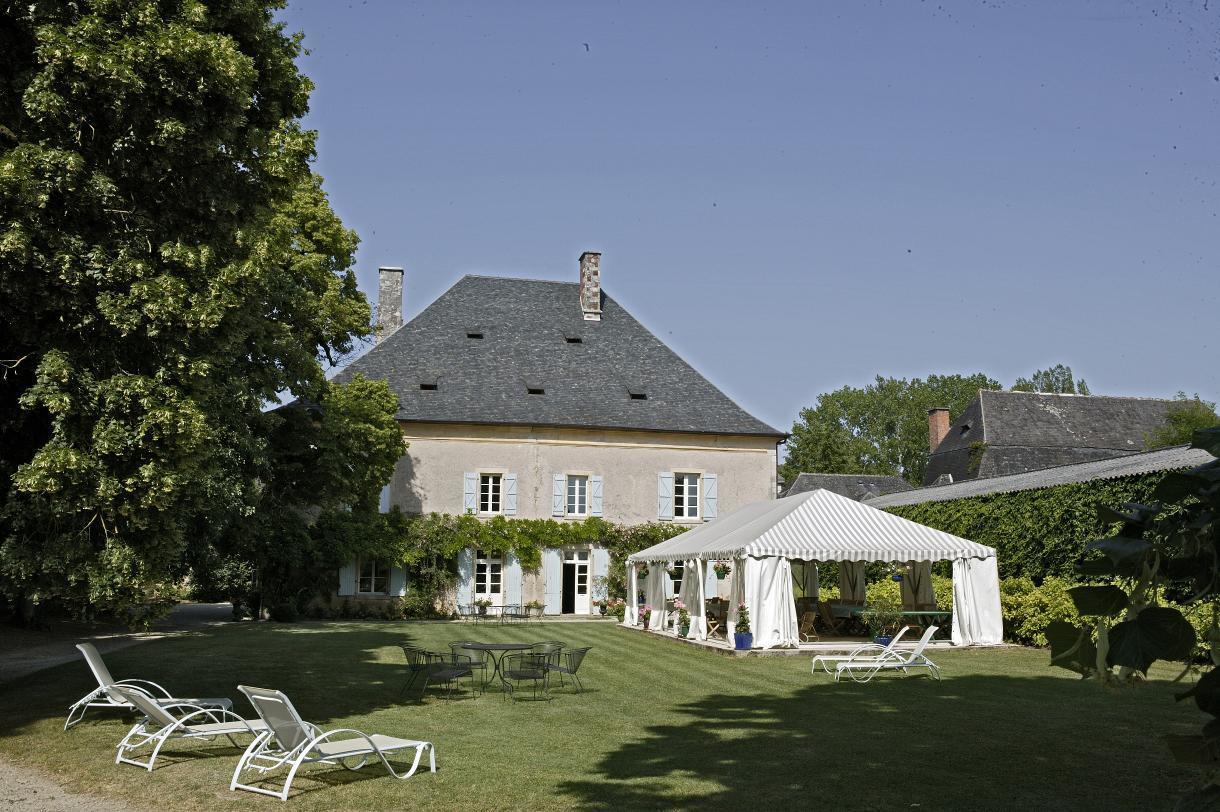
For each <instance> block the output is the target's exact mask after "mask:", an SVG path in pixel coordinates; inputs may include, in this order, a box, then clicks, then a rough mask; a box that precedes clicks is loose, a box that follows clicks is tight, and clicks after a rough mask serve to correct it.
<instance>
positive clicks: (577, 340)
mask: <svg viewBox="0 0 1220 812" xmlns="http://www.w3.org/2000/svg"><path fill="white" fill-rule="evenodd" d="M563 340H564V341H566V342H568V343H569V344H584V343H585V340H584V339H583V338H581V337H580V336H564V338H563Z"/></svg>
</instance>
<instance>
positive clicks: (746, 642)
mask: <svg viewBox="0 0 1220 812" xmlns="http://www.w3.org/2000/svg"><path fill="white" fill-rule="evenodd" d="M733 648H735V649H737V650H738V651H745V650H747V649H752V648H754V635H753V634H751V633H750V632H746V633H745V634H739V633H737V632H734V633H733Z"/></svg>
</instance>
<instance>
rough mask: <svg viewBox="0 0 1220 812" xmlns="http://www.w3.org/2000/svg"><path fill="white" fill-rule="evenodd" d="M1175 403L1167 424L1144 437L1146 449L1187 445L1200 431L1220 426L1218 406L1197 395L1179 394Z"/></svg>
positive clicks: (1167, 416)
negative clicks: (1217, 413)
mask: <svg viewBox="0 0 1220 812" xmlns="http://www.w3.org/2000/svg"><path fill="white" fill-rule="evenodd" d="M1174 401H1175V402H1174V404H1173V405H1172V406H1170V407H1169V410H1168V412H1167V413H1166V414H1165V424H1164V425H1162V426H1159V427H1158V428H1156V429H1154V430H1153V431H1151V432H1150V433H1148V434H1147V435H1145V436H1144V447H1145V448H1147V449H1149V450H1152V449H1154V448H1165V447H1167V446H1171V445H1185V444H1186V443H1189V442H1190V441H1191V438H1192V437H1193V436H1194V433H1195V432H1196V431H1198V430H1199V429H1209V428H1212V427H1214V426H1220V416H1217V415H1216V404H1215V403H1212V402H1211V401H1210V400H1203V399H1202V398H1200V397H1199V396H1198V395H1197V394H1196V395H1194V396H1192V397H1188V396H1187V394H1186V393H1185V392H1178V394H1177V397H1176V398H1174Z"/></svg>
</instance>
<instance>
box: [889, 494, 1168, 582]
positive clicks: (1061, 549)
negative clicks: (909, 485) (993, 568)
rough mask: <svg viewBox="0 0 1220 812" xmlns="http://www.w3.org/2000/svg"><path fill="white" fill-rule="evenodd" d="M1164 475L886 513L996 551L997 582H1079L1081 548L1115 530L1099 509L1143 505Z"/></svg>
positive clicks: (908, 507) (908, 508) (962, 500)
mask: <svg viewBox="0 0 1220 812" xmlns="http://www.w3.org/2000/svg"><path fill="white" fill-rule="evenodd" d="M1163 476H1164V474H1163V473H1152V474H1141V475H1138V476H1129V477H1122V478H1119V479H1111V480H1093V481H1092V482H1078V483H1072V484H1069V485H1056V486H1054V487H1051V488H1040V489H1038V490H1033V491H1017V492H1015V493H996V494H990V495H988V496H976V497H971V498H968V499H954V500H953V501H949V502H925V503H923V504H920V505H903V506H901V507H894V508H888V511H889V512H890V513H894V514H896V515H898V516H902V517H903V518H906V519H910V520H912V521H916V522H919V523H920V524H925V525H927V526H929V527H934V528H936V529H937V530H943V531H945V532H946V533H952V534H954V535H955V536H961V537H962V538H967V539H970V540H971V541H977V542H979V543H980V544H986V545H987V546H988V547H995V548H996V554H997V557H998V559H999V565H1000V576H1001V577H1002V578H1008V577H1015V576H1024V577H1027V578H1030V579H1032V580H1033V581H1034V582H1035V583H1041V582H1042V580H1043V579H1044V578H1048V577H1052V576H1054V577H1062V578H1070V579H1072V580H1074V581H1075V580H1078V579H1079V575H1078V574H1077V572H1076V568H1075V565H1076V563H1077V562H1078V561H1079V560H1080V556H1081V554H1082V553H1083V552H1084V545H1085V544H1086V543H1087V542H1089V541H1092V540H1093V539H1096V538H1104V537H1105V536H1107V535H1110V533H1111V532H1112V531H1113V530H1114V529H1115V528H1116V526H1117V525H1114V524H1108V523H1106V522H1103V521H1102V520H1101V519H1099V518H1098V508H1099V507H1102V506H1106V505H1121V504H1123V503H1126V502H1137V503H1140V504H1145V503H1147V502H1149V501H1150V500H1151V499H1152V489H1153V488H1154V487H1155V486H1156V484H1157V483H1158V482H1159V481H1160V480H1161V478H1162V477H1163Z"/></svg>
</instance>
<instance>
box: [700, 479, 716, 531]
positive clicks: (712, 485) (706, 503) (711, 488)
mask: <svg viewBox="0 0 1220 812" xmlns="http://www.w3.org/2000/svg"><path fill="white" fill-rule="evenodd" d="M714 518H716V475H715V474H704V475H703V520H704V521H705V522H710V521H711V520H712V519H714Z"/></svg>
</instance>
